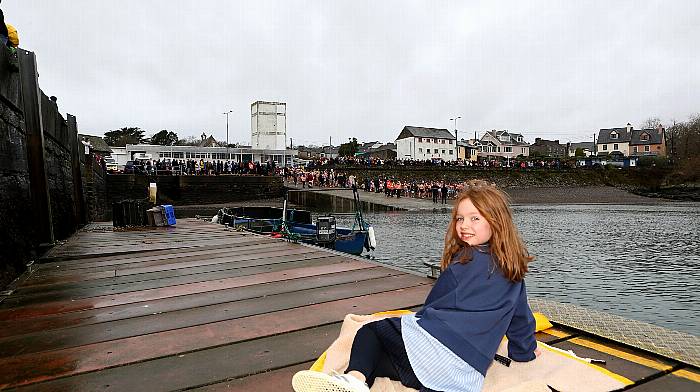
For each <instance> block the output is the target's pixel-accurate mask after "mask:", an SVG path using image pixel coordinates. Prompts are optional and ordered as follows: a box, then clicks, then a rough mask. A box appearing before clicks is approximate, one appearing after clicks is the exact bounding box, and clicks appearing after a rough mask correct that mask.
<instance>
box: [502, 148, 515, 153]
mask: <svg viewBox="0 0 700 392" xmlns="http://www.w3.org/2000/svg"><path fill="white" fill-rule="evenodd" d="M503 152H513V147H503Z"/></svg>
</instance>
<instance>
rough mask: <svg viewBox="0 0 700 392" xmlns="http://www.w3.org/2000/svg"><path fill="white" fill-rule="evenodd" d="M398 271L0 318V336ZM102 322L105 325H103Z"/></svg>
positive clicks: (367, 271) (377, 270)
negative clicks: (28, 319) (20, 318)
mask: <svg viewBox="0 0 700 392" xmlns="http://www.w3.org/2000/svg"><path fill="white" fill-rule="evenodd" d="M399 274H403V273H402V272H399V271H396V270H390V269H387V268H380V267H376V268H367V269H361V270H355V271H344V272H340V273H335V274H328V275H317V276H308V277H303V278H298V279H292V280H284V281H278V282H270V283H262V284H257V285H253V286H249V287H247V288H246V290H241V289H240V288H239V287H235V288H230V289H223V290H217V291H208V292H204V293H195V294H189V295H182V296H178V297H171V298H164V299H157V300H153V301H144V302H138V303H129V304H124V305H118V306H110V307H107V308H98V309H90V310H83V311H79V312H70V313H59V314H52V315H47V316H42V317H34V318H32V319H31V322H30V323H27V322H23V321H19V322H18V321H15V320H0V339H1V338H6V337H8V336H13V335H25V334H29V333H34V332H40V331H49V330H52V329H58V328H67V327H75V326H79V325H89V324H96V323H107V322H110V321H115V320H123V319H126V318H131V317H141V316H147V315H150V314H154V313H165V312H172V311H175V310H182V309H190V308H195V307H198V306H208V305H214V304H219V303H224V302H230V301H237V300H242V299H247V298H255V297H262V296H264V295H271V294H279V293H283V292H292V291H298V290H303V289H310V288H316V287H326V286H332V285H336V284H343V283H350V282H356V281H360V280H372V279H377V278H381V277H386V276H392V275H399ZM105 325H106V324H105Z"/></svg>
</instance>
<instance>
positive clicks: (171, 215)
mask: <svg viewBox="0 0 700 392" xmlns="http://www.w3.org/2000/svg"><path fill="white" fill-rule="evenodd" d="M161 207H162V208H163V211H165V220H166V222H168V225H170V226H173V225H174V224H175V223H176V221H175V209H174V208H173V206H172V204H163V205H162V206H161Z"/></svg>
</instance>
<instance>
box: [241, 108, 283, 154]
mask: <svg viewBox="0 0 700 392" xmlns="http://www.w3.org/2000/svg"><path fill="white" fill-rule="evenodd" d="M250 130H251V138H250V139H251V140H250V144H251V147H252V148H253V149H265V150H284V149H285V147H286V140H287V104H286V103H284V102H265V101H257V102H253V103H252V104H250Z"/></svg>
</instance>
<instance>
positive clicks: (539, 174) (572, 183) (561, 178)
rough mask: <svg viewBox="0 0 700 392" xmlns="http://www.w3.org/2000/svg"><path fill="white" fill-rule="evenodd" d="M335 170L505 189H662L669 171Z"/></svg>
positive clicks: (357, 168)
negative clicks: (477, 181)
mask: <svg viewBox="0 0 700 392" xmlns="http://www.w3.org/2000/svg"><path fill="white" fill-rule="evenodd" d="M334 170H335V171H337V172H343V173H346V174H348V175H350V174H353V175H355V176H356V177H357V178H358V179H359V180H362V179H364V178H367V177H369V178H372V179H373V178H377V177H379V178H382V179H383V178H386V177H389V178H394V179H397V180H401V181H409V182H410V181H418V182H421V181H439V182H440V181H446V182H451V183H456V182H463V181H466V180H470V179H482V180H486V181H490V182H493V183H495V184H496V185H498V186H499V187H502V188H511V187H518V188H527V187H542V188H549V187H577V186H616V187H621V188H625V189H630V190H632V189H658V188H659V187H660V184H659V179H660V178H663V177H664V176H665V175H666V174H667V172H668V170H666V169H662V168H627V169H625V170H620V169H618V168H614V167H606V168H596V169H592V168H561V169H554V168H547V169H519V168H482V167H452V166H445V167H443V166H384V167H353V166H349V167H335V168H334Z"/></svg>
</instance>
